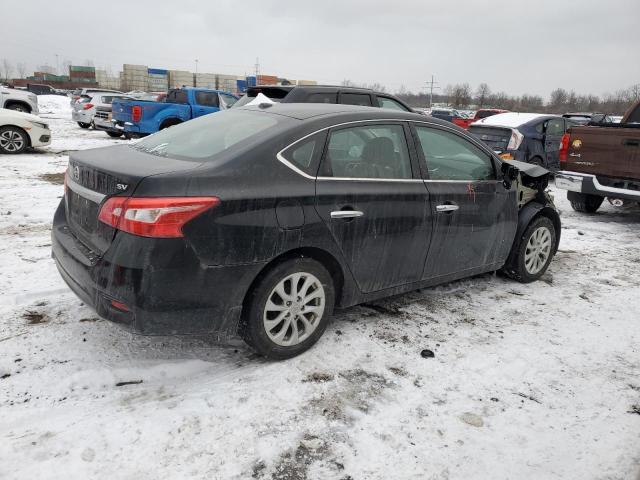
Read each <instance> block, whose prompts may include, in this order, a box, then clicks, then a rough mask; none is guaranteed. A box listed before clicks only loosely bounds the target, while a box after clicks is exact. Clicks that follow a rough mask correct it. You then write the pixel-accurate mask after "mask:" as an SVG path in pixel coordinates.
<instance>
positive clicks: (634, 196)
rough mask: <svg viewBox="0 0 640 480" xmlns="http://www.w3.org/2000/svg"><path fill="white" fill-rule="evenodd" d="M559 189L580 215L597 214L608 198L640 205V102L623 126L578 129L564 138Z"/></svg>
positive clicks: (592, 126) (561, 149)
mask: <svg viewBox="0 0 640 480" xmlns="http://www.w3.org/2000/svg"><path fill="white" fill-rule="evenodd" d="M556 186H557V187H558V188H562V189H564V190H568V191H567V198H568V199H569V201H570V202H571V206H572V207H573V209H574V210H576V211H578V212H587V213H594V212H595V211H596V210H598V208H599V207H600V205H602V201H603V200H604V199H605V198H608V199H609V200H610V201H611V203H613V204H614V205H622V204H624V203H625V202H629V201H632V202H640V101H638V102H636V103H635V104H634V105H633V106H632V107H631V108H630V109H629V111H627V113H626V114H625V115H624V117H622V121H621V122H620V123H606V124H600V125H591V126H576V127H571V129H570V130H569V131H568V132H567V133H566V134H565V135H564V136H563V137H562V141H561V143H560V171H559V172H558V173H557V174H556Z"/></svg>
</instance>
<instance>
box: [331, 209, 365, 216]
mask: <svg viewBox="0 0 640 480" xmlns="http://www.w3.org/2000/svg"><path fill="white" fill-rule="evenodd" d="M363 215H364V212H361V211H360V210H335V211H333V212H331V218H358V217H361V216H363Z"/></svg>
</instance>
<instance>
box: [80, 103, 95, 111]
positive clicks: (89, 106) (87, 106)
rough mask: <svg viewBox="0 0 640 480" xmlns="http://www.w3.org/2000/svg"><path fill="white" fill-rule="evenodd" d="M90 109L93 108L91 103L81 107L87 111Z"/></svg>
mask: <svg viewBox="0 0 640 480" xmlns="http://www.w3.org/2000/svg"><path fill="white" fill-rule="evenodd" d="M90 108H93V103H85V104H84V105H83V107H82V109H83V110H89V109H90Z"/></svg>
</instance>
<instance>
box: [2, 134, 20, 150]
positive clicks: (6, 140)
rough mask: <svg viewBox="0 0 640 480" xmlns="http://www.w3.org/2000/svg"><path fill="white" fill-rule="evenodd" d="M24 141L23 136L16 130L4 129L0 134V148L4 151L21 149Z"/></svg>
mask: <svg viewBox="0 0 640 480" xmlns="http://www.w3.org/2000/svg"><path fill="white" fill-rule="evenodd" d="M24 143H25V139H24V136H23V135H22V134H21V133H20V132H17V131H16V130H5V131H4V132H2V133H1V134H0V148H1V149H2V150H4V151H6V152H17V151H19V150H22V148H23V147H24Z"/></svg>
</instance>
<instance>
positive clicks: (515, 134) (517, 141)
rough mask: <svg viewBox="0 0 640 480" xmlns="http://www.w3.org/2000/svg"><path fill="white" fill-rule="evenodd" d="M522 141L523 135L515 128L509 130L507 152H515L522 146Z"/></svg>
mask: <svg viewBox="0 0 640 480" xmlns="http://www.w3.org/2000/svg"><path fill="white" fill-rule="evenodd" d="M522 140H524V135H523V134H522V133H520V131H519V130H518V129H516V128H514V129H513V130H511V137H510V138H509V143H508V144H507V150H517V149H518V148H520V145H521V144H522Z"/></svg>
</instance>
